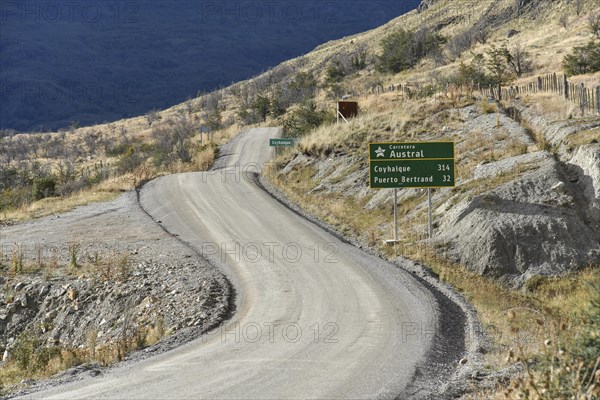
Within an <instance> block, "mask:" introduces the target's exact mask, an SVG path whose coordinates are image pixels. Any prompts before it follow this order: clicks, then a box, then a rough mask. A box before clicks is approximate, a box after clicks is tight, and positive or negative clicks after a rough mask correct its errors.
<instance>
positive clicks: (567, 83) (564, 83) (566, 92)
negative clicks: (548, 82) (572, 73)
mask: <svg viewBox="0 0 600 400" xmlns="http://www.w3.org/2000/svg"><path fill="white" fill-rule="evenodd" d="M563 85H564V87H565V99H569V81H568V80H567V74H563Z"/></svg>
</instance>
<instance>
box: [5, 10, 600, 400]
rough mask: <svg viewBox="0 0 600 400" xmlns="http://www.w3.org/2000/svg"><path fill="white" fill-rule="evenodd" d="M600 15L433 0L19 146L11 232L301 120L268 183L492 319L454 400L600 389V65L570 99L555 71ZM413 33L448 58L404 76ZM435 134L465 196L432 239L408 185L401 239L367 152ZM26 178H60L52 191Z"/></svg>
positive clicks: (10, 141)
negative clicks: (354, 111) (115, 116)
mask: <svg viewBox="0 0 600 400" xmlns="http://www.w3.org/2000/svg"><path fill="white" fill-rule="evenodd" d="M597 15H598V16H600V6H599V5H598V3H597V2H595V1H573V2H570V3H565V2H562V1H551V0H530V1H520V2H514V1H509V0H503V1H492V0H485V1H473V2H468V1H463V2H460V6H457V2H455V1H451V0H437V1H427V2H423V3H422V5H421V7H420V9H419V10H415V11H412V12H410V13H408V14H406V15H404V16H401V17H399V18H396V19H394V20H392V21H391V22H389V23H388V24H386V25H383V26H381V27H379V28H376V29H374V30H371V31H368V32H365V33H362V34H357V35H354V36H350V37H346V38H343V39H340V40H335V41H332V42H328V43H325V44H323V45H321V46H319V47H318V48H316V49H315V50H314V51H313V52H311V53H308V54H307V55H305V56H301V57H298V58H294V59H291V60H288V61H286V62H284V63H282V64H280V65H279V66H277V67H275V68H273V69H272V70H269V71H268V72H266V73H264V74H261V75H259V76H257V77H255V78H253V79H250V80H247V81H242V82H238V83H236V84H234V85H231V86H229V87H227V88H224V89H222V90H219V91H216V92H212V93H210V94H207V95H204V96H199V97H198V98H195V99H192V100H189V101H187V102H185V103H181V104H179V105H177V106H174V107H172V108H169V109H166V110H163V111H160V112H157V113H153V114H147V115H146V116H144V117H137V118H133V119H126V120H121V121H117V122H115V123H112V124H105V125H98V126H92V127H86V128H78V129H75V128H73V129H72V130H71V131H69V132H62V133H49V134H35V135H15V136H12V137H6V138H3V139H2V142H1V144H2V146H3V153H2V157H3V159H2V160H3V163H2V165H3V170H2V173H3V174H5V175H4V176H8V177H11V179H12V180H13V181H14V182H15V184H14V186H11V187H9V186H8V185H6V184H5V185H6V186H5V187H3V188H2V189H3V192H2V194H3V196H2V198H1V199H2V203H0V206H2V207H3V212H4V216H3V220H4V223H7V224H8V223H11V224H12V223H13V222H14V221H15V220H19V219H29V218H32V217H37V216H39V215H45V214H48V213H50V214H51V213H55V212H56V211H57V209H58V210H62V208H60V206H59V205H60V204H61V202H60V201H55V200H56V199H57V198H58V196H62V197H65V198H67V199H71V200H70V201H71V203H69V204H67V205H65V206H64V207H71V206H72V205H73V204H80V203H86V202H88V201H90V200H91V199H93V197H94V196H98V197H100V196H103V195H106V196H108V197H111V196H112V197H114V196H116V195H117V193H118V192H119V190H126V189H128V188H131V187H133V186H138V185H140V184H143V183H144V182H145V181H146V180H148V179H151V178H153V177H156V176H159V175H163V174H169V173H173V172H181V171H190V170H204V169H207V168H209V167H210V166H211V165H212V163H213V161H214V160H215V159H218V157H219V149H220V147H219V146H220V145H222V144H224V143H226V142H227V141H229V140H230V139H231V138H232V137H233V136H235V135H236V133H237V132H238V131H243V129H244V128H245V127H250V126H256V125H271V126H283V130H284V133H283V135H284V136H291V137H296V141H297V144H296V145H295V146H293V147H292V148H290V149H288V150H287V151H284V152H282V154H279V156H278V157H277V158H275V159H274V161H273V162H272V163H269V164H267V165H264V166H263V168H262V171H261V172H262V174H261V175H262V176H261V177H260V181H261V182H262V185H263V186H264V187H265V189H266V190H268V191H270V192H271V193H272V194H273V195H275V196H277V197H278V198H279V199H280V200H281V201H282V202H284V203H286V204H287V205H288V206H289V207H292V208H293V209H295V210H296V211H297V212H299V213H301V214H303V215H305V216H307V217H308V218H310V219H313V220H314V221H317V223H319V224H321V225H324V226H326V227H327V229H329V230H331V231H334V232H336V234H337V235H340V236H341V237H343V238H344V239H345V240H347V241H349V242H352V243H354V244H356V245H357V246H359V247H361V248H363V249H366V250H367V251H369V252H372V253H374V254H377V255H378V256H380V257H382V258H385V259H388V260H391V261H393V262H396V263H397V264H402V263H404V262H407V261H406V260H407V259H409V260H411V261H410V262H411V263H413V264H414V265H416V267H415V271H417V272H413V273H415V274H421V275H422V276H424V277H426V278H427V279H433V280H436V281H441V282H442V283H443V284H447V285H449V287H452V288H453V290H455V291H456V292H457V293H459V294H460V295H461V296H463V297H464V298H465V299H467V300H468V301H469V302H470V303H471V304H472V305H473V307H474V309H475V310H476V311H477V314H478V318H479V320H480V322H481V324H482V326H483V327H484V330H485V332H486V340H484V342H483V343H481V344H480V345H479V344H478V345H477V349H475V351H474V352H473V353H472V354H471V355H470V358H468V359H466V358H465V359H463V360H461V367H459V369H458V373H457V377H456V380H455V381H454V382H453V385H452V387H451V388H450V390H451V393H452V394H453V395H454V396H455V397H460V396H462V397H463V398H474V399H478V398H543V399H554V398H569V397H572V396H575V397H576V398H588V399H592V398H596V397H597V396H598V395H599V393H598V388H599V387H600V386H599V385H600V382H599V381H598V377H599V375H598V373H597V365H598V364H597V360H598V357H599V356H600V354H598V352H597V349H598V348H600V345H599V344H598V337H600V336H599V334H598V329H599V328H598V327H599V321H600V319H599V315H600V309H598V307H597V302H598V300H599V296H600V292H599V291H598V286H599V282H600V278H599V276H598V266H599V265H600V144H599V143H598V142H599V141H600V114H599V113H598V112H597V111H596V110H595V109H594V107H597V105H598V104H597V103H592V102H591V101H589V102H587V103H586V104H584V105H583V107H580V103H581V102H580V99H581V95H578V96H579V97H577V96H573V94H575V93H579V92H575V88H576V87H580V86H581V85H582V84H583V86H584V87H586V88H588V89H590V90H596V88H597V87H600V72H589V73H569V76H568V77H567V79H568V82H569V83H570V84H571V85H572V86H570V90H571V97H570V98H568V99H565V94H564V88H563V89H562V90H563V92H562V93H561V92H560V89H559V88H558V87H556V88H553V87H552V86H553V84H550V83H548V82H554V81H553V78H548V77H547V75H546V74H554V73H556V74H557V77H558V78H560V81H562V75H563V73H564V72H565V70H564V67H563V59H564V56H566V55H568V54H570V53H571V52H572V49H573V48H574V47H580V46H585V45H586V44H587V43H597V42H594V41H593V40H594V39H592V38H593V37H594V35H593V33H592V32H591V30H590V25H591V21H594V20H595V19H594V18H595V17H596V16H597ZM598 18H600V17H598ZM401 29H405V30H412V31H417V30H419V29H427V31H421V36H419V35H416V36H414V37H411V38H412V39H411V40H413V39H414V38H415V37H416V38H417V39H414V40H417V41H418V40H420V39H419V38H426V39H427V38H428V39H430V41H427V40H425V39H423V42H421V43H432V42H435V43H437V44H438V46H439V47H437V48H436V47H435V46H433V49H434V50H435V51H430V52H429V53H427V54H425V56H423V57H421V58H418V59H417V60H415V61H414V62H412V63H411V65H409V66H408V67H407V68H402V69H401V70H398V71H395V70H388V69H385V68H383V67H382V64H383V61H382V60H384V58H385V57H384V56H385V39H386V38H390V37H392V36H393V35H394V34H396V33H398V32H399V31H400V30H401ZM436 34H437V35H439V37H437V36H435V35H436ZM428 35H429V36H428ZM400 37H401V38H406V37H409V36H401V35H400ZM406 40H408V39H406ZM394 48H398V46H396V47H394ZM498 49H500V50H502V49H506V50H507V51H508V52H509V53H510V54H515V53H514V52H515V51H516V49H521V51H524V52H525V53H526V56H525V57H524V58H523V59H522V61H529V63H527V62H524V65H525V64H529V65H527V68H524V70H523V71H519V73H517V72H516V70H513V69H512V66H511V65H506V64H505V62H504V60H505V57H506V53H503V52H501V51H500V52H498ZM596 51H597V50H596ZM511 52H512V53H511ZM403 56H406V54H403ZM494 56H497V59H495V60H494V58H493V57H494ZM513 60H514V57H513ZM508 64H510V63H508ZM500 67H502V68H500ZM495 73H496V75H494V74H495ZM551 76H552V75H551ZM538 77H540V80H538ZM552 77H553V76H552ZM558 78H557V79H558ZM498 85H500V86H501V87H502V88H503V91H501V96H498V93H497V92H495V91H496V90H497V87H498ZM517 86H518V87H519V92H517V91H516V89H515V88H516V87H517ZM511 88H512V89H511ZM509 93H510V95H509ZM586 93H587V92H586ZM591 93H594V92H592V91H591ZM340 97H344V98H348V99H350V100H356V101H357V102H358V104H359V108H360V112H359V116H358V117H357V118H355V119H352V120H350V121H349V123H345V122H340V123H336V122H335V114H334V110H335V103H336V101H337V100H338V99H339V98H340ZM499 97H500V98H499ZM588 100H589V99H588ZM594 104H595V105H594ZM199 126H208V127H210V128H211V129H212V132H213V133H212V137H210V138H209V136H208V135H207V134H204V135H202V136H200V135H199V134H198V127H199ZM241 134H242V135H243V134H244V133H241ZM430 140H436V141H437V140H449V141H453V142H455V143H456V150H457V185H456V187H455V188H449V189H436V190H434V191H433V199H432V200H433V220H434V231H433V233H434V236H433V239H428V238H427V194H426V191H424V190H421V189H402V190H400V191H399V201H398V208H399V210H400V242H399V243H396V244H394V245H390V244H389V242H387V243H386V242H385V241H386V240H387V239H390V238H391V237H392V235H393V211H392V210H393V200H392V195H391V191H390V190H377V189H370V188H369V187H368V154H367V148H368V143H369V142H386V141H430ZM61 144H66V145H65V146H64V147H61ZM34 160H35V161H37V162H38V164H40V165H37V166H35V167H34V165H33V164H34V163H33V162H32V161H34ZM69 166H70V167H69ZM69 168H70V169H71V172H72V176H70V177H67V176H65V174H64V173H63V171H64V170H67V169H69ZM19 169H21V170H23V169H25V170H26V171H27V173H29V174H34V175H35V174H38V175H39V177H43V178H45V179H49V181H50V182H51V183H50V184H48V186H43V183H44V182H45V181H42V180H38V181H37V184H36V185H34V183H35V182H31V180H30V181H27V179H26V178H25V177H23V176H22V175H24V174H21V173H20V172H19ZM3 182H8V180H4V179H3ZM11 182H12V181H11ZM40 187H42V188H44V187H45V188H46V190H47V191H46V192H43V190H42V191H41V192H40V190H37V188H40ZM79 189H83V191H79ZM71 193H79V196H82V198H76V199H74V198H73V197H70V194H71ZM91 193H93V195H91ZM107 193H108V194H107ZM35 194H37V195H41V197H46V198H44V199H42V200H39V201H34V200H35V196H34V195H35ZM54 203H56V204H54ZM17 227H18V225H17ZM15 229H16V228H15ZM4 268H5V270H6V271H8V270H9V267H8V265H7V266H5V267H4ZM420 268H421V269H420ZM15 279H16V278H11V280H15Z"/></svg>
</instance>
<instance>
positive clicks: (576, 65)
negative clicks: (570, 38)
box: [563, 39, 600, 75]
mask: <svg viewBox="0 0 600 400" xmlns="http://www.w3.org/2000/svg"><path fill="white" fill-rule="evenodd" d="M563 68H564V69H565V73H566V74H567V75H581V74H587V73H590V72H596V71H600V41H597V40H595V39H591V40H590V41H589V42H588V43H587V44H586V45H585V46H575V47H574V48H573V50H572V51H571V53H570V54H567V55H566V56H565V57H564V59H563Z"/></svg>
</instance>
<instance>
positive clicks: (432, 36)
mask: <svg viewBox="0 0 600 400" xmlns="http://www.w3.org/2000/svg"><path fill="white" fill-rule="evenodd" d="M442 43H445V39H444V38H443V37H442V36H440V35H438V34H436V33H431V32H429V31H428V30H426V29H422V30H420V31H418V32H416V33H414V32H412V31H406V30H403V29H401V30H400V31H398V32H396V33H393V34H391V35H390V36H388V37H386V38H384V39H383V40H382V41H381V46H382V48H383V51H382V54H381V55H380V56H379V69H380V70H382V71H386V72H392V73H396V72H400V71H403V70H406V69H409V68H412V67H414V66H415V65H416V64H417V63H418V62H419V60H421V59H422V58H423V57H425V56H427V55H428V54H431V53H433V52H435V51H439V48H440V45H441V44H442Z"/></svg>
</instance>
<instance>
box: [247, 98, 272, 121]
mask: <svg viewBox="0 0 600 400" xmlns="http://www.w3.org/2000/svg"><path fill="white" fill-rule="evenodd" d="M270 108H271V101H270V100H269V98H268V97H266V96H263V95H261V94H259V95H258V96H256V98H255V99H254V101H253V102H252V109H253V110H254V111H256V113H257V114H258V115H259V116H260V119H261V120H262V122H265V121H266V120H267V115H268V114H269V110H270Z"/></svg>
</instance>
